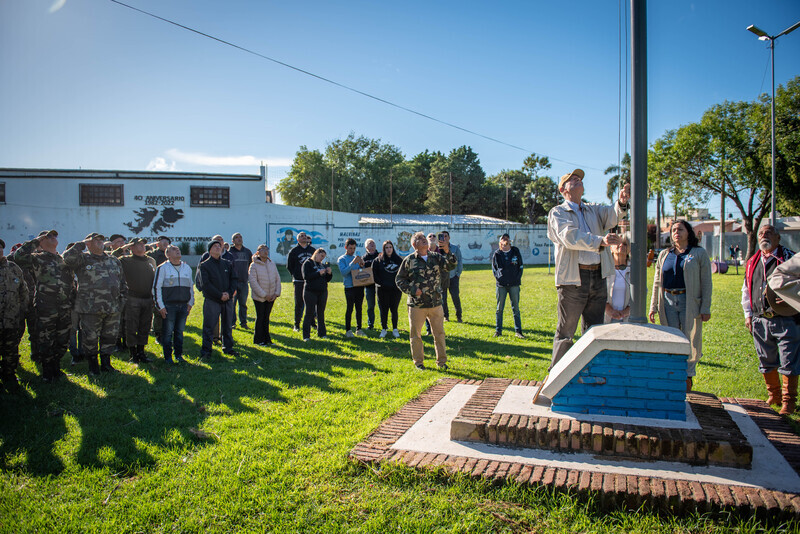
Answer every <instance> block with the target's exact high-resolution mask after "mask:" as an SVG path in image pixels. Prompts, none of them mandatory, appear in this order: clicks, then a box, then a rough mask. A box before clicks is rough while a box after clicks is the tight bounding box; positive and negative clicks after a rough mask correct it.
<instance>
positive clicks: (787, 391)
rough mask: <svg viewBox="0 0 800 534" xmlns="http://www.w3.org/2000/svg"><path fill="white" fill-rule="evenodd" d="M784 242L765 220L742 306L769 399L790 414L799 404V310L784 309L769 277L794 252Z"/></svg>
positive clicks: (746, 276) (748, 267)
mask: <svg viewBox="0 0 800 534" xmlns="http://www.w3.org/2000/svg"><path fill="white" fill-rule="evenodd" d="M780 242H781V236H780V233H779V232H778V230H777V228H775V227H774V226H772V225H770V224H765V225H763V226H762V227H761V228H760V229H759V230H758V250H757V251H756V253H755V254H753V256H751V257H750V259H749V260H747V265H746V266H745V273H744V284H743V285H742V310H743V311H744V324H745V326H746V327H747V329H748V330H749V331H750V333H751V334H753V342H754V343H755V348H756V354H757V355H758V370H759V371H760V372H761V374H763V375H764V382H765V383H766V385H767V393H768V394H769V397H768V398H767V402H768V403H769V404H770V405H777V404H780V405H781V411H780V413H781V414H782V415H786V414H790V413H794V411H795V409H796V407H797V376H798V375H799V374H800V325H798V313H797V310H794V309H791V308H789V309H788V310H785V309H783V307H782V306H779V305H778V304H777V303H776V302H775V300H774V299H771V298H770V297H771V295H770V294H769V291H768V285H767V282H768V280H769V277H770V276H771V275H772V274H773V272H774V271H775V269H776V268H777V267H778V266H779V265H781V264H783V263H784V262H786V261H787V260H789V259H791V258H792V256H794V252H793V251H791V250H789V249H788V248H786V247H784V246H782V245H781V244H780Z"/></svg>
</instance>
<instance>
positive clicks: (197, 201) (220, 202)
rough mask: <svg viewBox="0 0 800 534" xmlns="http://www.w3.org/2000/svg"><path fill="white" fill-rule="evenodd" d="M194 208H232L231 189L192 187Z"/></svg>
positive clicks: (192, 204)
mask: <svg viewBox="0 0 800 534" xmlns="http://www.w3.org/2000/svg"><path fill="white" fill-rule="evenodd" d="M191 192H192V194H191V196H192V202H191V206H192V207H207V208H230V207H231V188H230V187H200V186H192V187H191Z"/></svg>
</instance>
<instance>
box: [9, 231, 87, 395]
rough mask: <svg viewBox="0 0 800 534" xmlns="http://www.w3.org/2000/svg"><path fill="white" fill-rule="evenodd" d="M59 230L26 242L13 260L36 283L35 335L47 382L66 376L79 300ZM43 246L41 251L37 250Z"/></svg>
mask: <svg viewBox="0 0 800 534" xmlns="http://www.w3.org/2000/svg"><path fill="white" fill-rule="evenodd" d="M56 247H58V232H56V231H55V230H50V231H44V232H41V233H40V234H39V236H38V237H36V238H35V239H31V240H30V241H27V242H26V243H24V244H23V245H22V246H21V247H20V248H19V249H17V251H16V252H15V253H14V256H13V259H14V261H15V262H16V263H17V265H19V266H20V267H22V269H23V270H24V271H26V272H28V273H30V275H31V278H32V279H33V280H34V285H33V286H31V288H30V290H31V291H33V292H34V293H35V296H34V299H33V308H34V315H35V316H36V328H35V331H34V336H35V338H36V346H37V348H38V351H39V355H40V357H41V362H42V379H43V380H44V381H45V382H51V381H53V380H57V379H59V378H61V376H63V374H64V373H62V372H61V358H62V357H63V356H64V354H65V353H66V352H67V348H68V347H69V334H70V329H71V327H72V305H73V303H74V302H75V283H74V277H73V273H72V270H71V269H70V268H69V267H67V264H66V263H64V259H63V258H62V257H61V255H60V254H58V252H56ZM39 249H41V251H40V252H37V250H39Z"/></svg>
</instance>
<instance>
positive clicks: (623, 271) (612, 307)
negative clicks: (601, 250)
mask: <svg viewBox="0 0 800 534" xmlns="http://www.w3.org/2000/svg"><path fill="white" fill-rule="evenodd" d="M610 248H611V256H612V257H613V258H614V265H615V269H614V275H613V276H609V277H608V278H606V286H607V288H608V300H607V301H606V313H605V322H606V323H624V322H627V321H628V318H629V317H630V315H631V270H630V267H629V265H628V260H629V259H630V244H629V243H628V238H627V237H624V236H623V237H622V242H621V243H619V244H618V245H611V247H610Z"/></svg>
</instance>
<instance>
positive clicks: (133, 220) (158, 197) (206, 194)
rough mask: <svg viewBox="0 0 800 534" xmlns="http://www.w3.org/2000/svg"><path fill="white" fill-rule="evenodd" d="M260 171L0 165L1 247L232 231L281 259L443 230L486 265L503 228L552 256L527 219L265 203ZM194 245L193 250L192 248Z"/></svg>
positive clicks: (188, 238) (543, 259)
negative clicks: (309, 248) (297, 252)
mask: <svg viewBox="0 0 800 534" xmlns="http://www.w3.org/2000/svg"><path fill="white" fill-rule="evenodd" d="M265 177H266V169H265V168H264V167H262V168H261V174H260V175H248V174H203V173H183V172H131V171H85V170H53V169H0V237H2V238H3V240H5V242H6V244H7V246H8V247H9V249H10V248H11V246H12V245H13V244H14V243H19V242H23V241H26V240H29V239H32V238H33V237H35V236H36V235H37V234H38V233H39V232H40V231H41V230H49V229H51V228H55V229H56V230H58V232H59V241H60V243H61V244H60V247H59V248H60V249H61V250H63V248H64V247H65V246H66V244H67V243H69V242H71V241H78V240H81V239H83V238H84V237H85V236H86V235H87V234H89V233H91V232H99V233H102V234H104V235H105V236H107V237H108V236H109V235H111V234H122V235H124V236H125V237H126V238H128V239H130V238H132V237H144V238H146V239H148V240H155V238H156V237H157V236H160V235H165V236H167V237H169V238H170V239H171V240H172V242H173V243H175V244H178V243H181V242H188V243H190V244H194V243H203V244H205V243H207V242H208V241H209V240H210V238H211V237H212V236H213V235H215V234H220V235H222V236H223V237H225V239H226V240H229V239H230V237H231V235H232V234H234V233H235V232H241V233H242V235H243V236H244V242H245V246H247V247H249V248H250V249H251V250H255V248H256V247H257V246H258V244H259V243H266V244H267V245H269V247H270V249H271V256H272V258H273V259H274V260H275V261H276V262H278V263H282V262H284V261H285V258H286V254H287V253H288V251H289V249H290V248H291V247H292V246H294V244H295V243H296V236H297V234H298V233H299V232H300V231H305V232H307V233H308V234H309V235H311V237H312V243H313V245H314V246H315V247H320V246H322V247H324V248H325V249H327V250H328V251H329V255H330V256H332V257H338V256H339V255H340V254H343V253H344V250H343V249H344V241H345V240H346V239H347V238H348V237H353V238H354V239H356V241H357V242H358V243H359V246H363V243H364V241H365V240H366V239H367V238H372V239H374V240H375V241H376V242H377V243H378V247H379V248H380V246H381V243H382V242H383V241H385V240H391V241H392V242H393V243H394V244H395V247H396V248H397V250H398V251H399V252H400V253H401V254H402V255H405V254H408V253H409V252H411V246H410V237H411V235H413V233H414V232H416V231H423V232H426V233H428V232H438V231H441V230H448V231H449V232H450V235H451V241H452V242H453V243H455V244H458V245H460V247H461V251H462V255H463V257H464V262H465V263H475V264H487V263H489V261H490V258H491V253H492V251H493V250H494V249H496V248H497V241H498V238H499V236H500V235H502V234H503V233H505V232H508V233H509V234H510V235H511V238H512V240H513V242H514V244H515V246H517V247H518V248H519V249H520V251H521V252H522V253H523V258H524V260H525V261H526V263H529V264H535V263H545V264H546V263H548V258H549V255H550V254H551V253H552V250H551V246H552V244H551V242H550V241H549V240H548V239H547V230H546V227H545V226H544V225H537V226H527V225H521V224H518V223H511V222H508V221H504V220H502V219H495V218H492V217H483V216H479V215H457V216H452V217H451V216H449V215H397V214H394V215H374V214H365V215H361V214H357V213H345V212H337V211H329V210H318V209H310V208H298V207H293V206H282V205H278V204H273V203H271V199H272V198H273V195H272V192H271V191H267V190H266V178H265ZM192 252H193V247H192Z"/></svg>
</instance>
